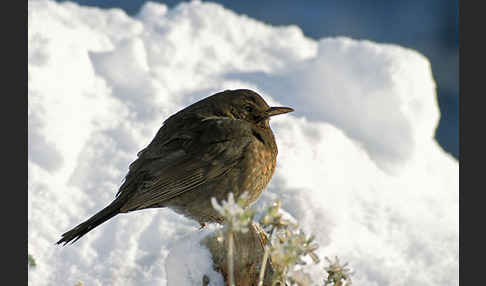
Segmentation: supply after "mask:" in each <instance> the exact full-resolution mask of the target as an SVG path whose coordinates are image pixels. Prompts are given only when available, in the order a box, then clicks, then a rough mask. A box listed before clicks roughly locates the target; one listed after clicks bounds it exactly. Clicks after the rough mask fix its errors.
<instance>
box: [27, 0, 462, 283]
mask: <svg viewBox="0 0 486 286" xmlns="http://www.w3.org/2000/svg"><path fill="white" fill-rule="evenodd" d="M237 88H250V89H253V90H255V91H257V92H259V93H260V94H261V95H262V96H263V97H264V98H265V99H266V100H267V102H268V103H269V104H271V105H283V106H291V107H293V108H294V109H295V112H293V113H290V114H286V115H281V116H277V117H275V118H274V119H272V121H271V126H272V129H273V130H274V133H275V136H276V140H277V144H278V147H279V155H278V158H277V168H276V172H275V175H274V177H273V179H272V180H271V182H270V184H269V186H268V188H267V190H266V191H265V192H264V193H263V195H262V196H261V197H260V199H259V201H258V202H257V203H256V204H255V205H254V206H253V207H255V208H256V209H257V210H261V209H262V208H263V207H265V206H267V205H268V204H269V203H270V202H272V201H273V200H274V199H276V198H280V199H281V200H282V205H283V209H284V210H285V211H287V212H288V213H290V214H291V215H292V216H293V217H294V218H295V219H296V220H297V221H298V222H300V224H301V226H302V228H303V229H304V230H305V231H307V232H312V233H314V234H315V235H316V239H317V241H318V243H319V244H320V248H319V249H318V251H317V253H318V255H319V256H320V257H321V258H323V257H324V256H328V257H331V258H332V257H334V256H336V255H337V256H338V257H339V258H340V260H341V261H343V262H349V264H350V266H351V267H352V269H353V270H354V271H355V274H354V275H353V277H352V278H353V284H354V285H368V286H373V285H459V280H458V277H459V272H458V260H459V249H458V241H459V232H458V229H459V227H458V217H459V214H458V209H459V205H458V202H459V198H458V193H459V164H458V162H457V161H456V160H455V159H453V157H452V156H450V155H449V154H447V153H446V152H444V151H443V150H442V149H441V148H440V146H439V145H438V143H437V142H436V141H435V140H434V132H435V129H436V127H437V124H438V120H439V116H440V114H439V109H438V105H437V96H436V87H435V83H434V80H433V76H432V72H431V66H430V63H429V62H428V60H427V59H426V58H425V57H424V56H422V55H421V54H419V53H417V52H416V51H413V50H410V49H406V48H403V47H400V46H396V45H389V44H379V43H374V42H371V41H366V40H354V39H350V38H343V37H338V38H324V39H320V40H319V41H314V40H312V39H309V38H307V37H305V36H304V35H303V33H302V31H301V30H300V29H299V28H298V27H296V26H285V27H275V26H270V25H267V24H265V23H262V22H259V21H256V20H254V19H251V18H249V17H247V16H245V15H238V14H236V13H235V12H232V11H230V10H228V9H226V8H224V7H222V6H220V5H217V4H213V3H207V2H198V1H193V2H189V3H184V4H180V5H178V6H176V7H175V8H173V9H168V8H167V6H165V5H163V4H158V3H151V2H147V3H146V4H145V5H144V6H143V7H142V9H141V10H140V12H139V13H138V14H137V15H136V16H135V17H130V16H128V15H127V14H126V13H124V12H123V11H122V10H120V9H99V8H92V7H83V6H79V5H77V4H73V3H70V2H64V3H57V2H53V1H46V0H39V1H29V2H28V96H29V97H28V127H29V129H28V139H29V142H28V146H29V149H28V160H29V161H28V192H29V193H28V251H29V253H30V254H32V255H33V256H34V258H35V259H36V262H37V267H35V268H29V272H28V283H29V285H75V284H76V283H77V282H82V283H83V285H181V286H184V285H201V281H202V275H203V274H207V275H208V276H210V277H211V284H210V285H222V278H221V276H219V274H217V273H215V272H212V271H213V270H212V269H211V267H209V266H210V265H211V263H212V262H211V258H210V255H209V252H208V251H207V250H205V249H204V248H203V247H201V246H199V244H198V241H199V240H200V238H201V237H203V236H204V235H206V234H208V233H211V232H212V231H214V228H211V227H208V228H207V229H205V230H203V231H198V227H199V225H198V224H197V223H196V222H194V221H191V220H189V219H186V218H184V217H182V216H180V215H178V214H176V213H174V212H172V211H170V210H168V209H150V210H142V211H136V212H131V213H129V214H123V215H118V216H116V217H114V218H112V219H110V220H109V221H107V222H106V223H104V224H102V225H101V226H99V227H98V228H96V229H94V230H93V231H91V232H90V233H88V234H87V235H86V236H84V237H83V238H81V239H80V240H79V241H77V242H76V243H74V244H72V245H67V246H64V247H61V246H59V245H55V242H56V241H57V240H59V238H60V235H61V234H62V233H63V232H65V231H67V230H69V229H71V228H72V227H74V226H76V225H77V224H78V223H80V222H82V221H84V220H85V219H87V218H88V217H90V216H91V215H93V214H94V213H96V212H97V211H99V210H100V209H102V208H103V207H104V206H106V205H107V204H109V203H110V202H111V201H112V199H113V198H114V195H115V193H116V191H117V190H118V187H119V186H120V184H121V182H122V180H123V177H124V176H125V174H126V173H127V171H128V165H129V164H130V163H131V162H132V161H133V160H134V159H135V158H136V153H137V152H138V151H139V150H141V149H142V148H143V147H145V146H146V145H147V144H148V143H149V142H150V140H151V139H152V138H153V136H154V135H155V133H156V132H157V130H158V129H159V128H160V126H161V124H162V122H163V121H164V119H166V118H167V117H168V116H169V115H171V114H173V113H174V112H176V111H178V110H180V109H182V108H183V107H185V106H187V105H189V104H191V103H193V102H195V101H197V100H199V99H202V98H204V97H206V96H209V95H211V94H213V93H215V92H219V91H222V90H225V89H237ZM322 261H323V262H321V263H320V264H318V265H311V266H309V267H308V271H309V272H310V273H311V275H312V278H313V279H314V281H315V283H316V285H317V284H318V283H321V281H322V279H323V278H324V275H323V272H324V271H323V268H324V266H326V264H325V263H324V261H325V260H324V259H322ZM321 284H322V283H321ZM319 285H320V284H319Z"/></svg>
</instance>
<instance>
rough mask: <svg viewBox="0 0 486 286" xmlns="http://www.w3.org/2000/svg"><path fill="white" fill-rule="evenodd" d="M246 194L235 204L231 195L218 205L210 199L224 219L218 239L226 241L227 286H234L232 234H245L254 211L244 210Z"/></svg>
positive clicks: (213, 199) (214, 200)
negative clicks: (221, 232)
mask: <svg viewBox="0 0 486 286" xmlns="http://www.w3.org/2000/svg"><path fill="white" fill-rule="evenodd" d="M247 200H248V193H247V192H244V193H243V194H242V195H241V196H240V197H239V198H238V200H237V201H236V202H235V198H234V196H233V193H229V194H228V200H227V201H224V200H223V201H222V202H221V204H219V203H218V202H217V201H216V199H215V198H211V204H212V205H213V208H214V209H215V210H216V211H218V212H219V213H220V214H221V216H223V218H224V226H223V233H224V234H225V235H224V236H221V237H220V239H223V238H225V239H227V242H228V280H229V285H230V286H234V285H235V282H234V269H233V268H234V261H233V244H234V242H233V239H234V238H233V233H234V232H243V233H245V232H247V231H248V226H249V225H250V224H251V222H252V221H253V215H254V211H253V210H252V209H245V208H244V206H245V205H247V204H246V202H247Z"/></svg>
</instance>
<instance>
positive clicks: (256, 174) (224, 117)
mask: <svg viewBox="0 0 486 286" xmlns="http://www.w3.org/2000/svg"><path fill="white" fill-rule="evenodd" d="M292 111H294V110H293V109H292V108H290V107H270V106H269V105H268V104H267V103H266V102H265V100H264V99H263V98H262V97H261V96H260V95H259V94H258V93H257V92H254V91H252V90H249V89H235V90H224V91H221V92H218V93H215V94H213V95H211V96H208V97H206V98H204V99H202V100H200V101H198V102H195V103H193V104H191V105H189V106H188V107H186V108H184V109H182V110H180V111H178V112H177V113H175V114H173V115H171V116H170V117H168V118H167V119H166V120H165V121H164V122H163V124H162V126H161V127H160V129H159V130H158V131H157V133H156V135H155V137H154V138H153V139H152V141H151V142H150V143H149V144H148V145H147V146H146V147H145V148H143V149H142V150H141V151H139V152H138V153H137V158H136V159H135V160H134V161H133V162H132V163H131V164H130V165H129V167H128V169H129V170H128V173H127V174H126V176H125V178H124V180H123V182H122V184H121V186H120V187H119V189H118V192H117V193H116V195H115V199H114V200H113V201H112V202H111V203H110V204H109V205H108V206H106V207H105V208H103V209H102V210H101V211H99V212H98V213H96V214H94V215H93V216H92V217H90V218H89V219H87V220H86V221H84V222H82V223H81V224H79V225H78V226H76V227H74V228H73V229H71V230H69V231H67V232H65V233H64V234H62V238H61V239H60V240H59V241H58V242H57V243H56V244H61V243H64V244H63V245H66V244H67V243H68V242H71V243H74V242H75V241H77V240H78V239H79V238H81V237H82V236H84V235H85V234H86V233H88V232H90V231H91V230H93V229H94V228H95V227H97V226H99V225H100V224H102V223H104V222H105V221H107V220H109V219H111V218H112V217H114V216H116V215H118V214H120V213H128V212H132V211H137V210H142V209H147V208H164V207H167V208H169V209H171V210H172V211H175V212H176V213H178V214H181V215H184V216H185V217H187V218H189V219H192V220H195V221H197V222H198V223H199V224H201V227H204V226H205V225H206V223H220V224H223V223H224V218H223V217H222V215H221V214H220V213H219V212H218V211H216V210H215V209H214V208H213V207H212V205H211V198H213V197H214V198H215V199H216V200H218V201H221V200H223V199H225V198H227V197H228V195H229V193H230V192H231V193H233V195H234V197H235V198H238V197H239V196H241V195H242V194H243V193H246V195H247V199H246V204H245V205H244V207H245V208H246V207H248V206H249V205H251V204H252V203H254V202H255V201H256V200H257V199H258V198H259V196H260V195H261V193H262V192H263V190H264V189H265V188H266V186H267V185H268V183H269V182H270V179H271V178H272V176H273V173H274V171H275V166H276V158H277V153H278V148H277V144H276V141H275V136H274V134H273V131H272V129H271V128H270V125H269V121H270V118H271V117H272V116H275V115H279V114H284V113H288V112H292Z"/></svg>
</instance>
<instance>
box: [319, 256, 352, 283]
mask: <svg viewBox="0 0 486 286" xmlns="http://www.w3.org/2000/svg"><path fill="white" fill-rule="evenodd" d="M325 259H326V260H327V262H328V263H329V266H327V267H324V269H325V270H326V272H327V274H328V276H327V278H326V279H325V280H324V285H334V286H341V285H343V283H344V282H346V284H344V286H350V285H351V275H353V273H352V272H351V269H350V268H348V267H347V266H348V263H347V262H346V263H344V264H343V265H341V263H340V262H339V258H338V257H337V256H336V257H335V258H334V262H333V261H331V259H329V258H328V257H325Z"/></svg>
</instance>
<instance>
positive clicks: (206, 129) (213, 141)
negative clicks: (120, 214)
mask: <svg viewBox="0 0 486 286" xmlns="http://www.w3.org/2000/svg"><path fill="white" fill-rule="evenodd" d="M164 132H165V131H162V132H161V131H159V133H158V134H157V136H156V138H154V141H152V143H151V144H150V145H149V146H148V147H147V148H146V149H145V150H143V151H142V152H141V153H140V157H139V158H138V159H137V160H136V161H135V162H133V163H132V164H131V165H130V171H129V173H128V175H127V177H126V181H125V184H124V185H126V187H124V185H122V187H121V188H120V191H119V193H123V192H133V194H132V195H131V196H130V199H128V201H127V202H126V204H125V205H124V207H123V208H122V209H125V210H135V209H143V208H147V207H150V206H153V205H157V204H160V203H163V202H164V201H167V200H169V199H171V198H174V197H176V196H178V195H181V194H183V193H185V192H188V191H191V190H193V189H195V188H196V187H198V186H200V185H201V184H203V183H205V182H206V181H208V180H211V179H213V178H216V177H218V176H220V175H222V174H224V173H226V172H227V171H229V170H230V169H231V168H233V167H234V166H235V165H236V164H237V163H238V162H239V161H240V160H241V159H242V157H243V154H244V151H245V148H246V147H247V146H248V145H249V144H250V143H251V140H254V139H253V136H252V131H251V126H250V124H249V123H247V122H244V121H241V120H234V119H229V118H224V117H214V118H207V119H204V120H201V121H198V122H197V123H195V124H192V126H191V127H190V128H187V129H183V130H179V131H176V132H170V133H171V134H172V135H171V136H166V137H167V138H165V140H161V138H163V137H164V136H165V133H164ZM157 137H158V138H157ZM154 142H158V143H154Z"/></svg>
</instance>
